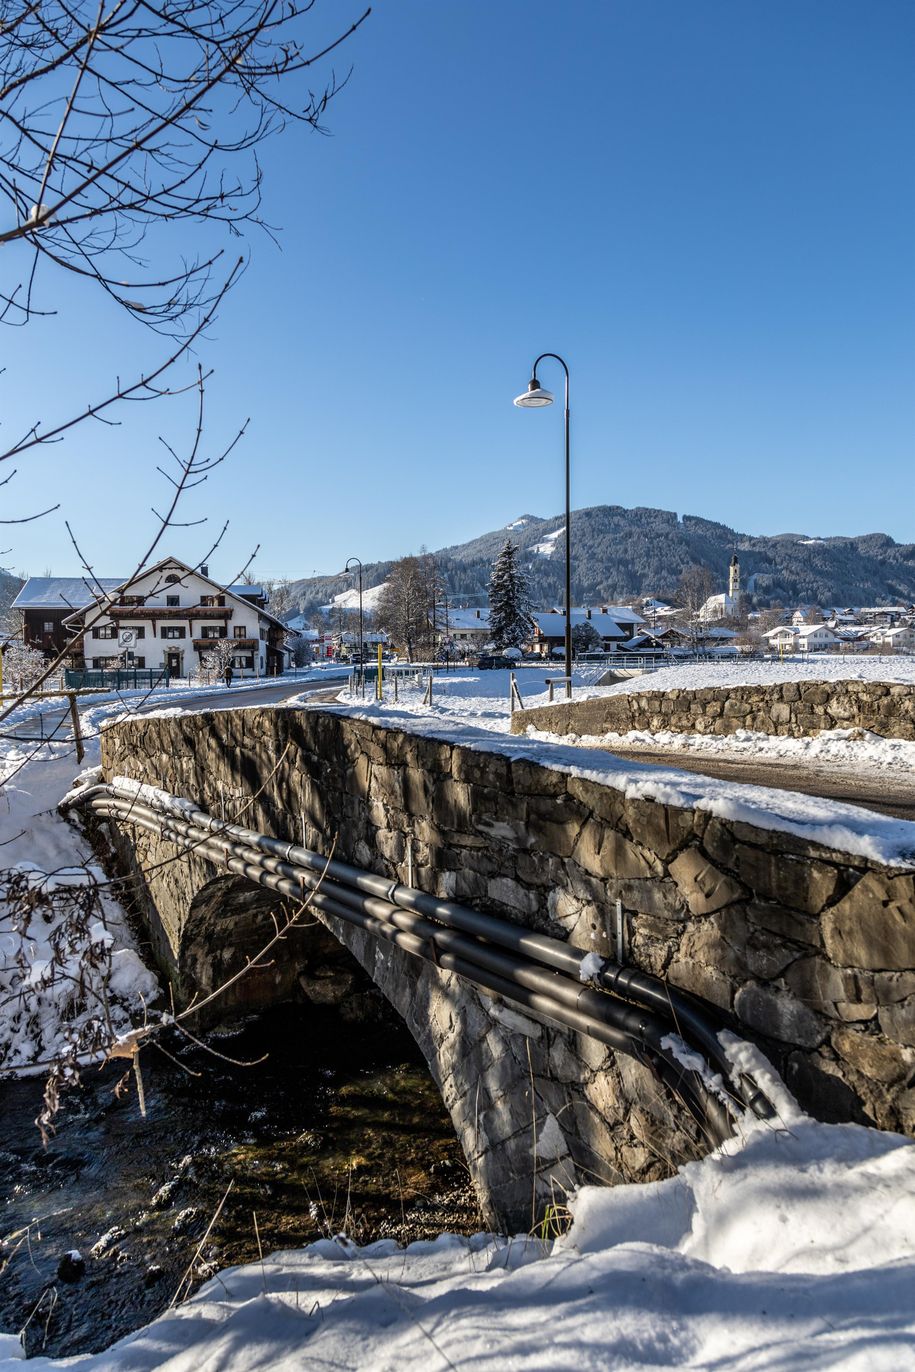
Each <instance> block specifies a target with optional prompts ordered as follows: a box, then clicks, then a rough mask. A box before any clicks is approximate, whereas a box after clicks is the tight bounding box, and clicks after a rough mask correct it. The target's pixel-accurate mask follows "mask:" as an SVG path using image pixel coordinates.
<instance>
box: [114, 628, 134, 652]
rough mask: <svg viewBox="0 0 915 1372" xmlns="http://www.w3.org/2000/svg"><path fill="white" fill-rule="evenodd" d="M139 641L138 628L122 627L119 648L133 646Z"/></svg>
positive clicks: (119, 635)
mask: <svg viewBox="0 0 915 1372" xmlns="http://www.w3.org/2000/svg"><path fill="white" fill-rule="evenodd" d="M136 641H137V631H136V629H121V631H120V633H119V634H118V647H119V648H132V647H133V645H134V644H135V643H136Z"/></svg>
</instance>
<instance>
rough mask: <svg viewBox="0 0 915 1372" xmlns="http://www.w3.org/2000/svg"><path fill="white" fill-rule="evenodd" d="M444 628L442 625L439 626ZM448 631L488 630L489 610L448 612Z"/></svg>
mask: <svg viewBox="0 0 915 1372" xmlns="http://www.w3.org/2000/svg"><path fill="white" fill-rule="evenodd" d="M441 627H442V628H444V624H443V623H442V625H441ZM448 628H449V629H463V630H465V631H466V630H470V629H480V630H488V629H489V610H488V609H480V610H453V609H449V611H448Z"/></svg>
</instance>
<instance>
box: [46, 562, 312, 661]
mask: <svg viewBox="0 0 915 1372" xmlns="http://www.w3.org/2000/svg"><path fill="white" fill-rule="evenodd" d="M64 626H65V628H66V629H67V630H68V631H69V632H70V633H71V634H72V635H73V637H72V638H71V641H70V650H71V654H72V657H73V658H74V660H75V661H76V662H77V663H79V662H80V661H81V662H83V663H84V664H85V666H86V667H88V668H102V669H104V668H106V667H116V666H119V665H123V666H125V667H129V668H130V667H139V668H145V669H147V670H148V669H152V670H154V671H168V672H169V674H170V675H171V676H179V677H183V676H189V675H190V674H191V672H192V671H193V670H194V669H195V668H196V667H198V666H199V664H200V661H201V658H202V657H203V656H204V655H205V654H206V653H207V652H210V651H212V649H213V647H214V642H215V641H218V640H219V639H230V640H231V643H232V650H233V651H232V654H231V658H230V663H231V666H232V670H233V672H234V673H235V674H236V675H237V676H273V675H276V674H277V673H279V672H282V671H283V670H284V669H285V666H286V654H287V649H286V646H285V643H286V635H287V633H290V634H294V632H295V631H294V630H288V629H287V627H286V625H285V624H283V623H282V621H281V620H279V619H277V618H276V616H275V615H272V614H270V612H269V611H268V610H267V608H266V596H265V594H264V590H263V587H261V586H257V585H251V586H233V587H227V586H220V584H219V583H218V582H217V581H213V580H212V579H211V577H210V576H209V575H208V569H207V568H206V567H201V569H200V570H199V571H194V570H193V568H191V567H188V566H187V565H186V564H185V563H183V562H179V561H178V559H177V558H174V557H166V558H163V559H162V561H161V562H157V563H156V564H155V566H153V567H147V568H146V569H145V570H144V571H142V572H140V573H139V575H138V576H135V577H132V578H131V579H130V580H128V581H124V582H122V583H121V584H120V585H119V586H117V587H115V588H113V589H112V588H107V587H106V588H105V589H104V590H103V591H102V592H101V593H100V594H98V595H97V596H96V597H95V598H94V599H92V600H91V601H89V602H88V603H87V604H85V605H84V606H82V607H81V608H80V609H78V610H76V611H75V612H74V613H72V614H70V615H68V616H67V617H66V618H65V619H64Z"/></svg>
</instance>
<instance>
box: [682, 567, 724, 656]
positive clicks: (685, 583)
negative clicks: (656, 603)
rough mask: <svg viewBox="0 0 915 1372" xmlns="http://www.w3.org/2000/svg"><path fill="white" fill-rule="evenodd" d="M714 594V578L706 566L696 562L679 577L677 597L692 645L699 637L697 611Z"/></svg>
mask: <svg viewBox="0 0 915 1372" xmlns="http://www.w3.org/2000/svg"><path fill="white" fill-rule="evenodd" d="M714 594H715V578H714V577H713V576H712V573H711V572H710V571H709V569H708V567H703V566H701V565H700V564H698V563H696V564H695V566H692V567H687V569H686V571H685V572H684V573H683V575H682V576H681V577H680V585H679V587H678V589H677V599H678V601H679V602H680V604H681V605H682V606H683V609H684V611H685V612H686V627H687V628H688V630H689V632H690V635H691V637H692V639H693V644H694V645H695V644H696V643H697V642H698V637H699V611H700V610H701V609H702V607H703V605H704V604H705V602H706V601H707V600H708V598H709V596H713V595H714Z"/></svg>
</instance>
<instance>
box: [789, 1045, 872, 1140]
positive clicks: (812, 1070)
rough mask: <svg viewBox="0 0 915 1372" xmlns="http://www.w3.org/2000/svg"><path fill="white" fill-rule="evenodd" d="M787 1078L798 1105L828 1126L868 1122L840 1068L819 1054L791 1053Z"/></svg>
mask: <svg viewBox="0 0 915 1372" xmlns="http://www.w3.org/2000/svg"><path fill="white" fill-rule="evenodd" d="M785 1079H786V1082H787V1085H788V1088H789V1090H790V1091H791V1092H792V1094H793V1095H794V1096H795V1097H796V1098H797V1101H798V1104H799V1105H801V1106H802V1107H803V1109H804V1110H806V1111H808V1113H809V1114H811V1115H813V1117H814V1119H818V1120H822V1121H823V1122H824V1123H825V1124H842V1123H845V1122H846V1121H851V1122H852V1123H855V1124H867V1123H869V1121H868V1118H867V1116H866V1115H865V1113H864V1111H863V1110H862V1108H861V1102H860V1100H859V1099H858V1096H857V1095H856V1094H855V1092H854V1091H853V1090H852V1088H851V1087H850V1086H849V1084H848V1082H846V1081H844V1080H843V1079H842V1077H841V1075H840V1068H839V1067H838V1065H837V1064H836V1063H834V1062H831V1061H830V1060H829V1059H828V1058H825V1057H823V1056H822V1055H820V1054H819V1053H801V1052H797V1053H792V1054H791V1055H790V1056H789V1058H788V1068H787V1071H786V1073H785Z"/></svg>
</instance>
